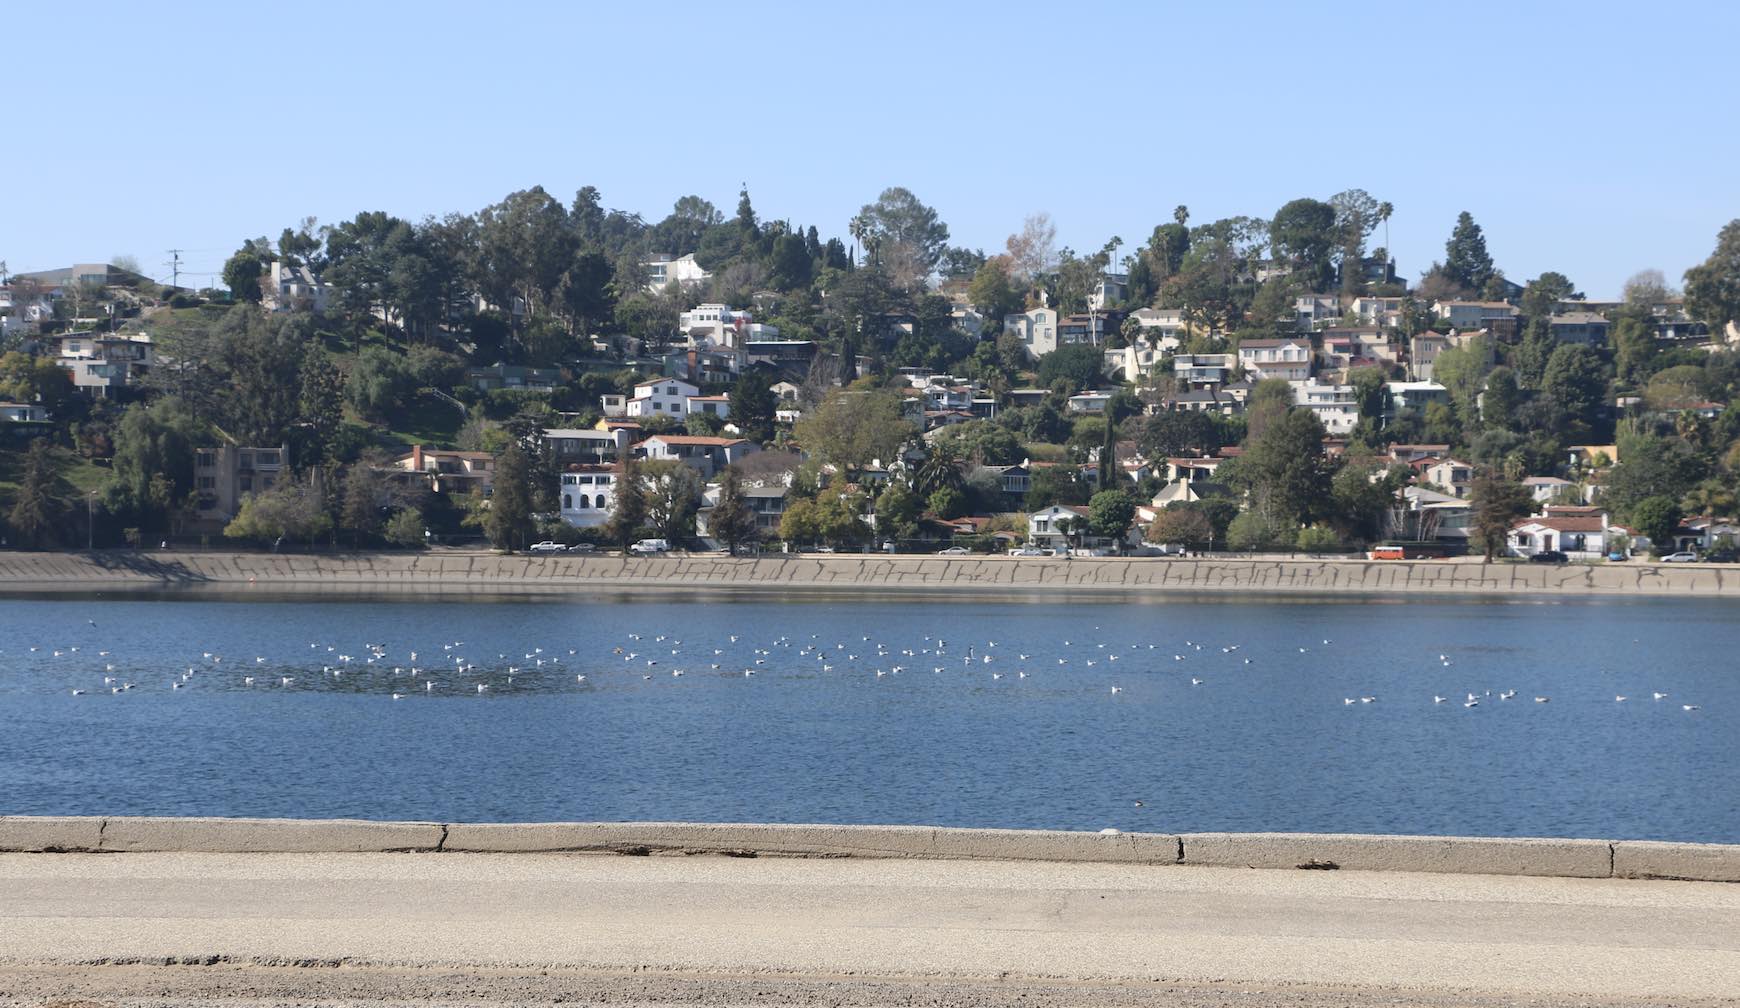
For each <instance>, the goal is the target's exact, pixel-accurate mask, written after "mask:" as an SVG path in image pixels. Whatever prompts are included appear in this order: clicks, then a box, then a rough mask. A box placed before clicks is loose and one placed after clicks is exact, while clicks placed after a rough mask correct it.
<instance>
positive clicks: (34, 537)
mask: <svg viewBox="0 0 1740 1008" xmlns="http://www.w3.org/2000/svg"><path fill="white" fill-rule="evenodd" d="M60 482H61V481H60V479H59V477H58V476H57V475H56V473H55V470H54V460H53V459H52V458H51V457H50V455H49V447H48V441H47V439H45V438H36V439H34V440H33V441H31V443H30V450H29V451H28V452H26V453H25V456H24V477H23V479H21V480H20V481H19V483H18V493H17V496H16V497H15V498H14V499H13V501H12V510H11V512H10V513H8V514H7V516H6V524H7V527H8V528H9V529H11V532H12V535H13V537H14V538H16V539H17V540H18V544H19V545H20V546H27V547H30V546H33V547H44V546H53V545H54V544H55V543H56V541H57V539H58V536H57V535H56V527H57V526H58V524H59V516H60V513H61V511H62V510H63V503H62V500H61V495H60V493H59V491H60V489H61V485H60Z"/></svg>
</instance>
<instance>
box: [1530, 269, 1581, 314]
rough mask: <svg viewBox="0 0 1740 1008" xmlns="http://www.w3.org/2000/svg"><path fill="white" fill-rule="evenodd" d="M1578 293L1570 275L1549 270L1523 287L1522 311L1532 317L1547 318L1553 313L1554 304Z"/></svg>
mask: <svg viewBox="0 0 1740 1008" xmlns="http://www.w3.org/2000/svg"><path fill="white" fill-rule="evenodd" d="M1576 293H1577V288H1576V286H1575V285H1574V284H1572V283H1571V278H1570V277H1567V276H1566V275H1565V274H1563V273H1555V272H1553V271H1552V270H1548V271H1547V272H1545V273H1542V274H1541V275H1540V276H1538V277H1535V278H1534V279H1533V280H1530V281H1529V282H1528V284H1527V285H1525V286H1524V287H1523V295H1522V305H1521V307H1522V313H1523V314H1524V315H1526V316H1528V317H1529V318H1531V319H1537V318H1547V317H1548V316H1550V315H1552V314H1553V305H1555V304H1557V303H1558V302H1560V301H1563V300H1565V299H1566V298H1569V297H1574V296H1575V295H1576Z"/></svg>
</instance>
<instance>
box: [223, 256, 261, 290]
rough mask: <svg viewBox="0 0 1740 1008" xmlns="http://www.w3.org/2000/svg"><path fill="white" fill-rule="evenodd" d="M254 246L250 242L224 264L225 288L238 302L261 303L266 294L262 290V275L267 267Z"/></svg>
mask: <svg viewBox="0 0 1740 1008" xmlns="http://www.w3.org/2000/svg"><path fill="white" fill-rule="evenodd" d="M253 246H254V243H253V242H252V241H249V242H248V243H247V244H246V245H244V246H243V247H242V249H241V251H239V252H237V253H236V254H235V255H233V256H230V257H229V259H228V260H226V261H225V262H224V286H226V287H228V288H229V289H230V296H231V297H233V298H235V299H236V300H237V301H259V300H260V298H261V297H262V296H263V293H264V292H262V291H261V290H260V274H261V273H262V272H263V271H264V268H265V267H264V265H263V264H262V263H261V262H260V257H259V256H258V255H257V254H255V252H254V247H253Z"/></svg>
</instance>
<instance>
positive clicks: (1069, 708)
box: [0, 593, 1740, 843]
mask: <svg viewBox="0 0 1740 1008" xmlns="http://www.w3.org/2000/svg"><path fill="white" fill-rule="evenodd" d="M1736 615H1740V610H1737V609H1736V607H1735V604H1734V603H1732V602H1724V601H1719V600H1696V599H1692V600H1666V599H1647V600H1644V599H1588V600H1563V599H1555V600H1550V601H1548V600H1536V599H1518V598H1502V599H1500V598H1492V599H1478V598H1466V597H1455V598H1439V597H1430V598H1428V597H1410V598H1407V599H1399V600H1387V599H1378V598H1369V597H1338V598H1333V599H1330V598H1313V599H1300V598H1262V597H1249V596H1245V597H1236V598H1235V597H1214V598H1201V597H1197V598H1183V597H1178V596H1171V597H1165V598H1158V597H1148V598H1143V599H1135V598H1122V599H1105V598H1097V599H1090V598H1071V597H1058V598H1048V599H1041V598H1038V597H1033V596H1024V597H1021V598H1008V599H984V598H982V597H981V598H979V599H977V600H974V601H954V600H949V599H942V598H922V599H921V598H914V597H911V596H904V597H899V598H890V597H888V596H879V597H878V596H870V597H846V596H840V595H822V596H818V595H815V594H811V593H793V594H792V595H790V596H789V597H769V596H765V595H762V596H745V595H724V594H720V595H711V594H694V595H675V594H669V593H667V594H641V595H632V596H605V595H588V594H581V595H564V596H539V597H518V598H503V597H440V598H432V599H428V600H420V599H407V598H403V597H399V598H359V597H343V598H338V599H322V598H320V597H318V596H315V597H309V598H300V599H271V598H262V597H257V596H251V595H242V596H240V597H236V596H214V595H172V596H166V597H156V598H143V597H127V596H113V597H99V596H91V597H57V598H45V599H33V598H19V597H13V598H3V599H0V813H4V814H78V815H104V814H106V815H213V816H286V817H298V818H309V817H361V818H377V819H426V820H441V821H487V820H700V821H769V822H838V823H925V824H938V825H951V826H999V827H1038V828H1063V829H1101V828H1104V827H1108V826H1110V827H1117V828H1120V829H1125V830H1151V831H1203V830H1238V831H1247V830H1265V831H1267V830H1275V831H1335V832H1373V833H1425V834H1473V835H1493V836H1585V837H1599V838H1612V839H1624V838H1656V839H1671V840H1692V841H1709V842H1723V843H1737V842H1740V785H1736V783H1735V782H1736V781H1740V671H1737V669H1736V655H1737V653H1740V648H1737V646H1736V645H1740V633H1737V632H1736V622H1735V617H1736ZM413 653H414V654H415V657H412V655H413ZM371 659H372V660H371ZM987 659H989V660H987ZM413 670H415V672H413ZM679 672H680V673H681V674H680V675H679V674H677V673H679ZM581 677H584V678H581ZM250 680H251V681H250ZM127 684H132V686H131V688H126V686H127ZM479 686H481V687H483V689H482V690H481V691H480V690H479V688H478V687H479ZM75 690H78V691H82V692H81V693H78V694H75V692H74V691H75ZM1658 693H1659V694H1665V695H1664V696H1661V697H1659V698H1657V696H1656V694H1658ZM395 694H397V695H398V696H399V697H400V699H394V696H395ZM1617 697H1625V698H1626V699H1624V700H1618V699H1616V698H1617ZM1366 698H1370V699H1369V700H1368V699H1366ZM1437 698H1443V699H1442V700H1438V699H1437ZM1536 698H1541V699H1540V700H1538V701H1537V699H1536ZM1471 699H1472V705H1471V703H1470V701H1471ZM1687 707H1691V708H1693V709H1690V710H1688V709H1686V708H1687ZM1138 802H1140V805H1138V804H1137V803H1138Z"/></svg>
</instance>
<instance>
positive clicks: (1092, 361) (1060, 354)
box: [1037, 343, 1105, 390]
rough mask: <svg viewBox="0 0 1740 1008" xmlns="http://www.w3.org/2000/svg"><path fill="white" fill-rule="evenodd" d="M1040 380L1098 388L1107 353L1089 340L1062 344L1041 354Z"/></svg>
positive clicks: (1046, 385)
mask: <svg viewBox="0 0 1740 1008" xmlns="http://www.w3.org/2000/svg"><path fill="white" fill-rule="evenodd" d="M1037 371H1038V376H1039V377H1038V382H1039V385H1040V386H1041V387H1043V388H1050V387H1052V386H1053V385H1055V384H1057V383H1058V382H1059V381H1067V382H1069V383H1070V384H1071V385H1073V386H1074V387H1075V388H1076V389H1077V390H1080V389H1093V388H1098V387H1099V385H1100V382H1101V381H1102V380H1103V378H1104V376H1105V354H1103V353H1102V352H1101V351H1100V349H1099V348H1098V347H1095V346H1090V345H1088V344H1086V343H1072V344H1070V345H1068V346H1060V347H1058V348H1057V349H1056V350H1053V351H1051V352H1050V353H1048V354H1045V355H1043V356H1041V357H1040V358H1039V364H1038V367H1037Z"/></svg>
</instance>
